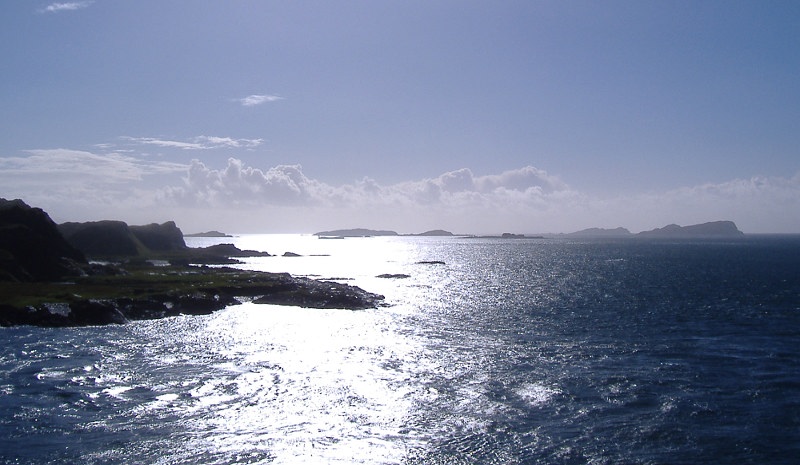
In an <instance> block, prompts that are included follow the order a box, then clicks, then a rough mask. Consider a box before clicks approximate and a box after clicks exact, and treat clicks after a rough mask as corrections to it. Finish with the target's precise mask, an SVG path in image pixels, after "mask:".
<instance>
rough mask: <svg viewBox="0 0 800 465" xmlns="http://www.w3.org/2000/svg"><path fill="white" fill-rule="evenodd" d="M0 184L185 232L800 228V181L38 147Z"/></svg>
mask: <svg viewBox="0 0 800 465" xmlns="http://www.w3.org/2000/svg"><path fill="white" fill-rule="evenodd" d="M142 143H147V142H142ZM0 183H2V185H3V186H4V195H5V196H7V197H19V198H22V199H24V200H26V201H27V202H28V203H31V204H32V205H34V206H40V207H43V208H45V210H48V211H49V213H50V214H51V215H52V216H53V217H54V218H56V219H57V220H59V221H90V220H100V219H108V218H116V219H124V220H126V221H129V222H132V223H149V222H154V221H166V220H168V219H174V220H176V221H177V222H178V224H179V226H181V227H182V228H184V229H185V230H187V232H191V231H200V230H207V229H224V230H227V231H230V232H306V233H308V232H314V231H317V230H322V229H327V228H345V227H355V226H366V227H373V228H387V229H395V230H398V231H400V232H421V231H424V230H429V229H439V228H442V229H449V230H453V231H457V232H462V233H492V232H503V231H515V232H522V233H537V232H540V233H542V232H571V231H575V230H579V229H583V228H588V227H595V226H599V227H608V228H611V227H617V226H623V227H627V228H629V229H632V230H646V229H652V228H655V227H660V226H663V225H665V224H668V223H672V222H675V223H679V224H684V225H686V224H693V223H698V222H704V221H712V220H718V219H732V220H734V221H735V222H736V223H737V224H738V225H739V227H740V229H742V230H744V231H745V232H750V233H756V232H776V231H775V230H774V229H770V230H765V229H763V228H762V227H761V225H762V224H763V221H764V218H773V217H775V216H782V217H783V218H785V219H786V221H785V222H784V223H783V224H782V226H783V228H782V229H780V230H779V231H777V232H793V231H797V230H800V173H796V174H794V175H793V176H791V177H763V176H756V177H752V178H749V179H733V180H730V181H726V182H722V183H716V184H712V183H705V184H700V185H696V186H687V187H682V188H679V189H674V190H669V191H663V192H649V193H644V194H640V195H635V196H629V195H626V196H618V197H606V198H602V197H597V196H592V195H590V194H587V193H584V192H581V191H579V190H577V189H574V188H573V187H571V186H570V185H569V184H568V183H567V182H565V181H564V180H562V179H561V178H560V177H558V176H556V175H552V174H550V173H548V172H546V171H544V170H541V169H538V168H535V167H533V166H524V167H520V168H517V169H513V170H506V171H503V172H500V173H491V174H483V175H476V174H474V173H473V172H472V171H471V170H470V169H468V168H461V169H457V170H454V171H449V172H445V173H442V174H440V175H438V176H436V177H431V178H424V179H417V180H408V181H403V182H399V183H394V184H381V183H378V182H377V181H375V180H374V179H371V178H363V179H360V180H355V181H353V182H351V183H345V184H338V185H333V184H330V183H327V182H325V181H323V180H320V179H314V178H312V177H309V176H307V175H306V174H305V173H304V171H303V168H302V167H301V166H300V165H276V166H272V167H267V168H261V167H255V166H249V165H247V164H246V163H245V162H243V161H242V160H241V159H238V158H235V157H231V158H229V159H228V160H227V161H226V162H225V164H224V166H218V167H214V166H211V165H210V164H207V163H206V162H203V161H200V160H199V159H196V158H195V159H192V160H190V161H189V162H188V163H174V162H169V161H164V160H160V159H158V157H148V156H143V155H131V154H125V153H117V152H109V153H94V152H88V151H80V150H69V149H49V150H45V149H37V150H30V151H28V152H27V154H26V155H24V156H20V157H5V158H0ZM154 213H155V215H154ZM121 215H122V216H121ZM773 224H774V223H773Z"/></svg>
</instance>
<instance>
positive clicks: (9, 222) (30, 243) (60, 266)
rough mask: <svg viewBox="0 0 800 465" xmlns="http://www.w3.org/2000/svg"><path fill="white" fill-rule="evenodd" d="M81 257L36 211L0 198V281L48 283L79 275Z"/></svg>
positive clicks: (22, 203)
mask: <svg viewBox="0 0 800 465" xmlns="http://www.w3.org/2000/svg"><path fill="white" fill-rule="evenodd" d="M85 264H86V258H85V257H84V255H83V254H82V253H81V252H80V251H79V250H77V249H76V248H75V247H72V246H71V245H70V244H69V243H68V242H67V241H66V240H65V239H64V237H63V236H62V235H61V234H60V233H59V231H58V227H57V226H56V224H55V222H53V220H52V219H50V216H49V215H48V214H47V213H45V212H44V211H43V210H42V209H40V208H32V207H30V206H29V205H27V204H26V203H25V202H23V201H22V200H6V199H0V281H9V280H10V281H50V280H57V279H61V278H63V277H65V276H77V275H80V274H81V273H82V269H81V266H82V265H85Z"/></svg>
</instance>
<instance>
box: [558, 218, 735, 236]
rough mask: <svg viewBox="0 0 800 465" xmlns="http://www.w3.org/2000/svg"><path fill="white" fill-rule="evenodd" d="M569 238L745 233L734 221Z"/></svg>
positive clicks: (582, 233)
mask: <svg viewBox="0 0 800 465" xmlns="http://www.w3.org/2000/svg"><path fill="white" fill-rule="evenodd" d="M564 236H568V237H608V238H616V237H619V238H622V237H652V238H704V237H707V238H715V237H722V238H724V237H741V236H744V233H743V232H742V231H740V230H739V228H737V227H736V224H735V223H734V222H733V221H711V222H708V223H700V224H693V225H690V226H678V225H677V224H669V225H667V226H664V227H663V228H656V229H652V230H649V231H642V232H640V233H638V234H633V233H631V232H630V231H628V230H627V229H625V228H621V227H620V228H614V229H603V228H589V229H583V230H580V231H576V232H573V233H569V234H564Z"/></svg>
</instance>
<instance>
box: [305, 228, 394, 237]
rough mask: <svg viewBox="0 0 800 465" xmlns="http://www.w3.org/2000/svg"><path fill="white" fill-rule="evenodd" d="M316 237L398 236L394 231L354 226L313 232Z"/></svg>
mask: <svg viewBox="0 0 800 465" xmlns="http://www.w3.org/2000/svg"><path fill="white" fill-rule="evenodd" d="M314 235H315V236H318V237H373V236H399V234H397V232H395V231H382V230H377V229H366V228H355V229H334V230H333V231H320V232H317V233H314Z"/></svg>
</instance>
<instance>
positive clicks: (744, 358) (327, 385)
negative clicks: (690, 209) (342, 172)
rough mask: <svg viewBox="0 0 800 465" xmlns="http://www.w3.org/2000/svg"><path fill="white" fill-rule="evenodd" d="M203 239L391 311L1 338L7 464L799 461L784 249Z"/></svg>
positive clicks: (791, 297)
mask: <svg viewBox="0 0 800 465" xmlns="http://www.w3.org/2000/svg"><path fill="white" fill-rule="evenodd" d="M219 242H234V243H235V244H236V245H237V246H239V247H240V248H243V249H256V250H264V251H268V252H270V253H272V254H274V255H275V256H273V257H260V258H252V259H247V260H246V261H245V262H244V263H243V264H242V265H241V267H243V268H247V269H259V270H265V271H288V272H290V273H292V274H296V275H302V276H311V277H316V278H321V279H333V280H338V281H340V282H346V283H349V284H354V285H357V286H359V287H362V288H364V289H365V290H368V291H371V292H377V293H381V294H384V295H385V296H386V304H387V305H386V306H384V307H380V308H377V309H374V310H365V311H348V310H318V309H303V308H296V307H280V306H273V305H256V304H253V303H249V302H244V303H242V304H241V305H236V306H231V307H228V308H227V309H225V310H222V311H219V312H216V313H214V314H211V315H204V316H181V317H176V318H167V319H163V320H153V321H140V322H132V323H129V324H126V325H119V326H104V327H84V328H33V327H13V328H0V341H2V343H1V344H0V463H2V464H29V463H31V464H47V463H53V464H55V463H59V464H60V463H81V464H133V463H141V464H197V463H203V464H234V463H237V464H238V463H252V464H257V463H258V464H261V463H265V464H266V463H269V464H294V463H304V464H353V463H362V464H698V463H709V464H710V463H713V464H719V463H736V464H744V463H747V464H764V463H770V464H794V463H798V460H800V237H798V236H747V237H745V238H742V239H733V240H664V239H647V240H644V239H642V240H637V239H625V240H614V239H602V240H601V239H596V240H589V239H570V238H565V237H556V238H548V239H533V238H530V239H505V240H504V239H491V238H426V237H372V238H352V239H351V238H348V239H343V240H320V239H317V238H315V237H314V236H300V235H243V236H237V237H235V238H232V239H231V238H228V239H200V238H194V239H187V243H189V244H190V245H192V246H203V245H210V244H212V243H219ZM284 252H294V253H297V254H300V255H301V256H300V257H284V256H282V254H283V253H284ZM430 262H443V263H430ZM382 274H390V275H396V276H395V277H394V278H380V277H378V276H379V275H382ZM404 275H407V277H403V276H404Z"/></svg>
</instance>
